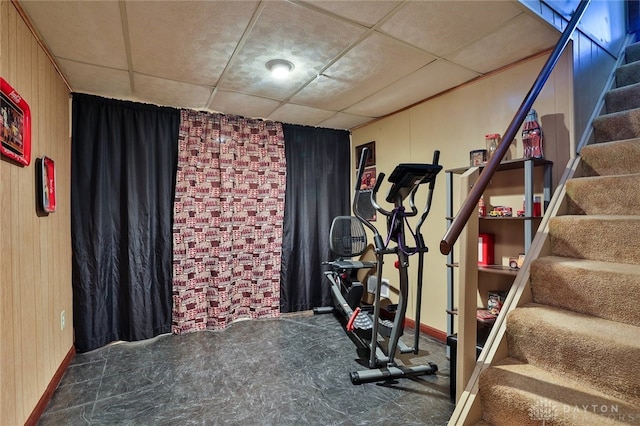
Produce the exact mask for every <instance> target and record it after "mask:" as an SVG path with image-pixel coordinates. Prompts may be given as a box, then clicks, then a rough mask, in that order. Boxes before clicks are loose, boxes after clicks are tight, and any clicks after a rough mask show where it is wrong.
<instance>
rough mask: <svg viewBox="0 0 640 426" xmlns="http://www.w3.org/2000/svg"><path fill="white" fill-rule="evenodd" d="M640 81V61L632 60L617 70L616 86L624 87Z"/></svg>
mask: <svg viewBox="0 0 640 426" xmlns="http://www.w3.org/2000/svg"><path fill="white" fill-rule="evenodd" d="M635 83H640V62H632V63H629V64H626V65H623V66H621V67H619V68H618V69H617V70H616V86H617V87H624V86H629V85H631V84H635Z"/></svg>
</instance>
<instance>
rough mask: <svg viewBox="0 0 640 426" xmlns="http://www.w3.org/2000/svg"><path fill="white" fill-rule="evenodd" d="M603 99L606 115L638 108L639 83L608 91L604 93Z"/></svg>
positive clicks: (639, 101)
mask: <svg viewBox="0 0 640 426" xmlns="http://www.w3.org/2000/svg"><path fill="white" fill-rule="evenodd" d="M604 99H605V105H606V109H607V113H609V114H610V113H613V112H620V111H625V110H628V109H634V108H640V83H636V84H630V85H629V86H624V87H619V88H617V89H613V90H610V91H608V92H607V93H606V95H605V97H604Z"/></svg>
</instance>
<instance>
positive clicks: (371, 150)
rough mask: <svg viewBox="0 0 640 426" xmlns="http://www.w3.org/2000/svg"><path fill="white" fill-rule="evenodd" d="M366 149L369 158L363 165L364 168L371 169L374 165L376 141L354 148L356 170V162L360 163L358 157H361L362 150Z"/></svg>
mask: <svg viewBox="0 0 640 426" xmlns="http://www.w3.org/2000/svg"><path fill="white" fill-rule="evenodd" d="M365 148H368V149H369V156H368V157H367V161H366V162H365V163H364V166H365V167H371V166H375V165H376V141H371V142H367V143H365V144H362V145H358V146H356V155H355V160H356V169H357V168H358V162H359V161H360V156H361V155H362V150H363V149H365Z"/></svg>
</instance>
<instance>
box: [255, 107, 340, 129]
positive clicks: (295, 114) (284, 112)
mask: <svg viewBox="0 0 640 426" xmlns="http://www.w3.org/2000/svg"><path fill="white" fill-rule="evenodd" d="M333 114H334V112H333V111H325V110H321V109H316V108H310V107H306V106H301V105H294V104H285V105H283V106H281V107H280V108H278V109H277V110H276V111H274V112H273V113H272V114H271V115H269V117H267V118H268V119H269V120H273V121H279V122H281V123H290V124H303V125H306V126H316V125H317V124H318V123H320V122H322V121H324V120H326V119H327V118H329V117H331V116H332V115H333Z"/></svg>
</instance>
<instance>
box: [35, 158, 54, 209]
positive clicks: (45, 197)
mask: <svg viewBox="0 0 640 426" xmlns="http://www.w3.org/2000/svg"><path fill="white" fill-rule="evenodd" d="M36 166H37V169H38V176H37V179H38V207H39V208H40V210H41V211H42V212H44V213H52V212H55V211H56V168H55V163H54V162H53V160H52V159H51V158H49V157H42V158H38V159H37V160H36Z"/></svg>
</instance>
